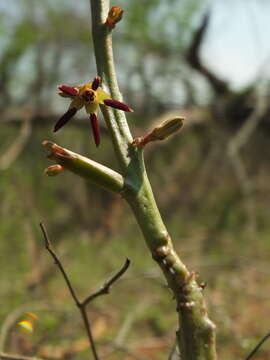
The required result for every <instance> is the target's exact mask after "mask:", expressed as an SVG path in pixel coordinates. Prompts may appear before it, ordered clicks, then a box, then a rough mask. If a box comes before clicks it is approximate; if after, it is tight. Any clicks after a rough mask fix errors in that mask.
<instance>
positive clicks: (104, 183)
mask: <svg viewBox="0 0 270 360" xmlns="http://www.w3.org/2000/svg"><path fill="white" fill-rule="evenodd" d="M42 145H43V146H44V147H45V149H46V150H47V153H48V158H49V159H51V160H54V161H55V162H56V163H57V164H59V165H62V166H63V167H64V168H65V169H68V170H70V171H72V172H73V173H75V174H77V175H79V176H81V177H83V178H84V179H86V180H88V181H90V182H92V183H94V184H96V185H99V186H101V187H103V188H104V189H106V190H109V191H113V192H116V193H117V192H118V193H119V192H121V191H123V189H124V178H123V176H122V175H121V174H119V173H118V172H116V171H114V170H112V169H110V168H108V167H107V166H104V165H102V164H100V163H97V162H96V161H93V160H90V159H88V158H86V157H85V156H82V155H79V154H76V153H74V152H73V151H70V150H67V149H65V148H63V147H61V146H59V145H57V144H54V143H53V142H51V141H43V143H42Z"/></svg>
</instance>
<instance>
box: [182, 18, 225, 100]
mask: <svg viewBox="0 0 270 360" xmlns="http://www.w3.org/2000/svg"><path fill="white" fill-rule="evenodd" d="M209 20H210V13H209V12H207V13H206V14H205V15H204V17H203V20H202V23H201V25H200V26H199V28H198V29H197V30H196V31H195V33H194V36H193V39H192V41H191V45H190V47H189V49H188V51H187V53H186V60H187V62H188V63H189V65H190V66H191V67H192V68H193V69H195V70H197V71H198V72H199V73H201V74H202V75H203V76H204V77H205V78H206V79H207V80H208V81H209V83H210V84H211V86H212V88H213V89H214V91H215V92H216V93H217V94H219V95H223V94H226V93H228V92H229V91H230V89H229V87H228V84H227V83H226V82H225V81H224V80H222V79H220V78H218V76H217V75H216V74H214V73H213V72H212V71H211V70H210V69H208V68H207V67H206V66H205V65H204V64H202V62H201V59H200V50H201V47H202V44H203V41H204V39H205V34H206V31H207V29H208V25H209Z"/></svg>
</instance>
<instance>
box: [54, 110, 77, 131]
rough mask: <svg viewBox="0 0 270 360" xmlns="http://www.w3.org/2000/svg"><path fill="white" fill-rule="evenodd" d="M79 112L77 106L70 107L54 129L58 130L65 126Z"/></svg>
mask: <svg viewBox="0 0 270 360" xmlns="http://www.w3.org/2000/svg"><path fill="white" fill-rule="evenodd" d="M76 112H77V109H76V108H71V109H69V110H68V111H67V112H66V113H65V114H64V115H63V116H62V117H61V118H60V119H59V120H58V121H57V123H56V124H55V126H54V129H53V131H54V132H56V131H58V130H59V129H60V128H61V127H62V126H64V125H65V124H66V123H67V122H68V121H69V120H70V119H71V118H72V117H73V116H74V115H75V114H76Z"/></svg>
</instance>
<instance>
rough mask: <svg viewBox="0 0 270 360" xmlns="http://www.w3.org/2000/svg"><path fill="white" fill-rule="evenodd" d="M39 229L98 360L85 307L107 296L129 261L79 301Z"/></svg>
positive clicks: (48, 241) (43, 231)
mask: <svg viewBox="0 0 270 360" xmlns="http://www.w3.org/2000/svg"><path fill="white" fill-rule="evenodd" d="M40 227H41V230H42V233H43V236H44V240H45V247H46V249H47V250H48V252H49V253H50V254H51V256H52V258H53V259H54V261H55V264H56V265H57V267H58V268H59V270H60V272H61V274H62V275H63V278H64V280H65V282H66V284H67V287H68V289H69V292H70V295H71V297H72V298H73V300H74V302H75V304H76V305H77V307H78V308H79V310H80V313H81V316H82V319H83V322H84V326H85V329H86V332H87V336H88V340H89V344H90V347H91V349H92V353H93V356H94V358H95V360H99V356H98V353H97V349H96V344H95V341H94V338H93V334H92V330H91V324H90V321H89V319H88V316H87V310H86V307H87V305H88V304H89V303H90V302H91V301H93V300H94V299H96V298H97V297H98V296H101V295H105V294H109V292H110V289H111V286H112V285H113V284H114V283H115V282H116V281H117V280H118V279H119V278H120V277H121V276H122V275H123V274H124V273H125V272H126V271H127V269H128V267H129V265H130V261H129V260H128V259H127V260H126V262H125V264H124V265H123V267H122V268H121V269H120V270H119V271H118V272H117V273H116V274H115V275H114V276H113V277H112V278H111V279H109V280H108V281H106V282H105V283H104V285H103V286H102V287H101V288H100V289H99V290H98V291H96V292H94V293H93V294H91V295H89V296H88V297H86V298H85V299H84V300H82V301H80V300H79V298H78V296H77V294H76V292H75V290H74V288H73V286H72V284H71V282H70V280H69V277H68V275H67V273H66V271H65V269H64V267H63V265H62V263H61V261H60V259H59V258H58V256H57V255H56V253H55V252H54V250H53V248H52V245H51V242H50V240H49V237H48V234H47V231H46V228H45V226H44V224H42V223H40Z"/></svg>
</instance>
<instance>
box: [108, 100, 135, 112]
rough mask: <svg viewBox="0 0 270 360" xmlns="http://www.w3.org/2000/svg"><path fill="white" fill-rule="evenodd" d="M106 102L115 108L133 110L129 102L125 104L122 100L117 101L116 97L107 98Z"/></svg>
mask: <svg viewBox="0 0 270 360" xmlns="http://www.w3.org/2000/svg"><path fill="white" fill-rule="evenodd" d="M104 104H105V105H107V106H111V107H113V108H115V109H119V110H123V111H126V112H133V110H132V109H131V108H130V107H129V106H128V105H127V104H124V103H122V102H121V101H117V100H114V99H105V100H104Z"/></svg>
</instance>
